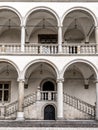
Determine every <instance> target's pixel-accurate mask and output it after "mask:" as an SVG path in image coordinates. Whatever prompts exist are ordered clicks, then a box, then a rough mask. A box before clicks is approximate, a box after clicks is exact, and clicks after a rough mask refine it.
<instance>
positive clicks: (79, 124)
mask: <svg viewBox="0 0 98 130" xmlns="http://www.w3.org/2000/svg"><path fill="white" fill-rule="evenodd" d="M0 127H20V128H21V127H24V128H25V127H28V128H29V127H34V128H36V127H44V128H45V127H48V128H49V127H53V128H55V129H56V128H65V127H67V128H69V127H70V128H98V122H97V121H83V120H81V121H67V120H65V121H38V120H37V121H32V120H31V121H30V120H29V121H27V120H26V121H0ZM49 130H50V129H49Z"/></svg>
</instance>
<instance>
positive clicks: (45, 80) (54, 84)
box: [40, 78, 56, 91]
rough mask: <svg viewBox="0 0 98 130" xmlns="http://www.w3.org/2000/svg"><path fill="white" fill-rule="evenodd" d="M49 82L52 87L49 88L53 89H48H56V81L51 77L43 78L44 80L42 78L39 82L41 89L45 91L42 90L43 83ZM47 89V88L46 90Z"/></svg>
mask: <svg viewBox="0 0 98 130" xmlns="http://www.w3.org/2000/svg"><path fill="white" fill-rule="evenodd" d="M48 82H49V83H50V82H51V83H52V84H51V83H50V84H51V85H52V87H53V88H51V89H54V90H50V91H56V82H55V80H54V79H51V78H47V79H44V80H42V82H41V83H40V86H41V91H45V90H44V88H43V87H45V86H44V85H45V83H48ZM48 91H49V90H48Z"/></svg>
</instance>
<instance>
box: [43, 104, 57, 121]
mask: <svg viewBox="0 0 98 130" xmlns="http://www.w3.org/2000/svg"><path fill="white" fill-rule="evenodd" d="M44 120H55V108H54V106H53V105H47V106H46V107H45V108H44Z"/></svg>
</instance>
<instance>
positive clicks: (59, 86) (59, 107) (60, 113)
mask: <svg viewBox="0 0 98 130" xmlns="http://www.w3.org/2000/svg"><path fill="white" fill-rule="evenodd" d="M63 81H64V80H63V79H58V80H57V119H63V118H64V114H63Z"/></svg>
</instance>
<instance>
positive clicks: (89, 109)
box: [64, 93, 95, 119]
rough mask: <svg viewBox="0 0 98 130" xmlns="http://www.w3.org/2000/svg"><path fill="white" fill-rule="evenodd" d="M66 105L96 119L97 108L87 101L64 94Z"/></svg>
mask: <svg viewBox="0 0 98 130" xmlns="http://www.w3.org/2000/svg"><path fill="white" fill-rule="evenodd" d="M64 103H66V104H68V105H69V106H71V107H73V108H75V109H77V110H79V111H81V112H82V113H85V114H87V115H89V116H91V119H94V118H95V106H93V105H91V104H89V103H86V102H85V101H83V100H81V99H79V98H76V97H74V96H71V95H69V94H67V93H64Z"/></svg>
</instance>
